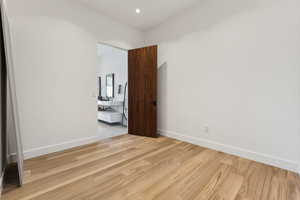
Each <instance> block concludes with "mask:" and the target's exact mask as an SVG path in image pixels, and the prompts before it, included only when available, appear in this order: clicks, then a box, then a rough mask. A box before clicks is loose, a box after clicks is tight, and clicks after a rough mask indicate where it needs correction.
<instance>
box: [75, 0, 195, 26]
mask: <svg viewBox="0 0 300 200" xmlns="http://www.w3.org/2000/svg"><path fill="white" fill-rule="evenodd" d="M78 1H80V2H81V3H84V4H85V5H87V6H88V7H90V8H93V9H95V10H96V11H98V12H100V13H102V14H104V15H106V16H108V17H110V18H113V19H115V20H116V21H119V22H121V23H125V24H127V25H129V26H131V27H134V28H137V29H139V30H142V31H146V30H149V29H151V28H153V27H155V26H157V25H159V24H161V23H162V22H164V21H165V20H167V19H168V18H170V17H173V16H176V15H178V14H179V13H182V12H184V10H186V9H188V8H190V7H192V6H193V5H194V4H195V3H197V2H199V0H156V1H155V0H78ZM136 8H140V9H141V13H140V14H136V13H135V9H136Z"/></svg>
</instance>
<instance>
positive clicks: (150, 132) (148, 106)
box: [128, 46, 157, 137]
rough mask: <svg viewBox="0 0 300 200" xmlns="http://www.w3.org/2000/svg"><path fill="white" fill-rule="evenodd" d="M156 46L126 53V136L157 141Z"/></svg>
mask: <svg viewBox="0 0 300 200" xmlns="http://www.w3.org/2000/svg"><path fill="white" fill-rule="evenodd" d="M156 90H157V46H150V47H144V48H139V49H133V50H129V51H128V133H129V134H133V135H139V136H146V137H157V107H156V102H157V91H156Z"/></svg>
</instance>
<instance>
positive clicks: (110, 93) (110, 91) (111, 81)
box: [106, 74, 115, 98]
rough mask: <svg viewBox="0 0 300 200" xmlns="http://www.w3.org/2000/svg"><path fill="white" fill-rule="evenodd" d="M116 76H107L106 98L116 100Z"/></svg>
mask: <svg viewBox="0 0 300 200" xmlns="http://www.w3.org/2000/svg"><path fill="white" fill-rule="evenodd" d="M114 88H115V74H107V75H106V97H108V98H114V96H115V91H114Z"/></svg>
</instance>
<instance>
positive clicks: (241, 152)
mask: <svg viewBox="0 0 300 200" xmlns="http://www.w3.org/2000/svg"><path fill="white" fill-rule="evenodd" d="M158 132H159V134H161V135H163V136H167V137H171V138H175V139H178V140H181V141H185V142H189V143H192V144H195V145H199V146H203V147H206V148H210V149H214V150H217V151H221V152H225V153H228V154H232V155H235V156H240V157H242V158H247V159H250V160H254V161H257V162H261V163H264V164H267V165H272V166H275V167H279V168H282V169H286V170H289V171H293V172H296V173H299V174H300V167H299V166H300V165H299V163H297V162H294V161H290V160H285V159H281V158H277V157H273V156H270V155H266V154H263V153H258V152H253V151H250V150H247V149H242V148H238V147H234V146H230V145H226V144H221V143H218V142H214V141H211V140H207V139H202V138H198V137H193V136H186V135H183V134H180V133H176V132H173V131H166V130H158Z"/></svg>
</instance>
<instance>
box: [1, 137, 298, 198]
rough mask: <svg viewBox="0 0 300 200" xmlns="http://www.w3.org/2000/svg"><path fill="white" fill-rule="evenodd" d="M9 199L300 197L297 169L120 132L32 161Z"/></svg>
mask: <svg viewBox="0 0 300 200" xmlns="http://www.w3.org/2000/svg"><path fill="white" fill-rule="evenodd" d="M25 170H26V173H25V185H24V186H23V187H22V188H17V189H12V190H10V191H7V192H6V193H4V195H3V197H2V198H3V199H4V200H29V199H34V200H58V199H59V200H87V199H88V200H102V199H103V200H129V199H130V200H152V199H155V200H166V199H172V200H299V199H300V178H299V176H298V175H297V174H295V173H292V172H289V171H285V170H282V169H278V168H275V167H271V166H267V165H264V164H261V163H257V162H254V161H250V160H246V159H243V158H240V157H236V156H232V155H228V154H225V153H221V152H217V151H214V150H210V149H206V148H203V147H199V146H195V145H192V144H188V143H185V142H181V141H178V140H174V139H170V138H166V137H159V138H157V139H153V138H145V137H138V136H133V135H124V136H118V137H115V138H110V139H106V140H103V141H101V142H99V143H94V144H90V145H86V146H82V147H77V148H74V149H70V150H67V151H63V152H58V153H53V154H49V155H45V156H42V157H38V158H34V159H30V160H26V161H25Z"/></svg>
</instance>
